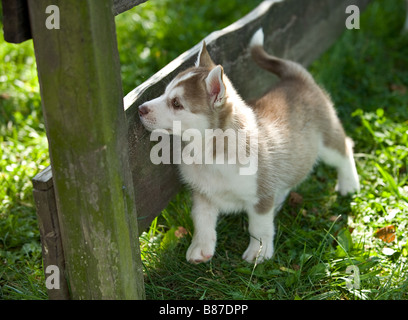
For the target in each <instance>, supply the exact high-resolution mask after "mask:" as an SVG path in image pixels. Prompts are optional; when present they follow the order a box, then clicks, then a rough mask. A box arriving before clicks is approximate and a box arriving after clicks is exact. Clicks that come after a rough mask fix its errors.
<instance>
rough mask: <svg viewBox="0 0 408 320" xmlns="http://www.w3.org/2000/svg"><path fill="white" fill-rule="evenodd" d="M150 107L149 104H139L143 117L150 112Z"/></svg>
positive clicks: (140, 114)
mask: <svg viewBox="0 0 408 320" xmlns="http://www.w3.org/2000/svg"><path fill="white" fill-rule="evenodd" d="M149 111H150V110H149V108H148V107H147V106H145V105H144V104H142V105H141V106H139V116H141V117H143V116H145V115H147V114H148V113H149Z"/></svg>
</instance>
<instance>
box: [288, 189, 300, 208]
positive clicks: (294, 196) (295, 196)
mask: <svg viewBox="0 0 408 320" xmlns="http://www.w3.org/2000/svg"><path fill="white" fill-rule="evenodd" d="M302 202H303V197H302V196H301V195H300V194H299V193H297V192H293V191H292V192H291V193H290V195H289V205H290V206H291V207H292V208H295V207H297V206H299V205H300V204H302Z"/></svg>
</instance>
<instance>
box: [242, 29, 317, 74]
mask: <svg viewBox="0 0 408 320" xmlns="http://www.w3.org/2000/svg"><path fill="white" fill-rule="evenodd" d="M263 45H264V33H263V30H262V28H260V29H259V30H258V31H256V32H255V33H254V35H253V36H252V39H251V42H250V43H249V48H250V50H251V55H252V59H254V61H255V62H256V63H257V64H258V65H259V66H260V67H261V68H263V69H265V70H268V71H270V72H272V73H274V74H276V75H277V76H278V77H279V78H281V79H282V80H284V79H289V78H294V79H301V80H306V81H307V80H311V81H313V78H312V77H311V75H310V74H309V72H308V71H307V70H306V69H305V68H303V67H302V66H301V65H300V64H298V63H296V62H293V61H289V60H284V59H279V58H277V57H274V56H271V55H269V54H268V53H267V52H266V51H265V49H264V47H263Z"/></svg>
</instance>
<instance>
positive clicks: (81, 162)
mask: <svg viewBox="0 0 408 320" xmlns="http://www.w3.org/2000/svg"><path fill="white" fill-rule="evenodd" d="M50 4H54V5H57V6H58V7H59V9H60V12H69V13H70V14H69V15H66V14H61V29H59V30H48V29H47V28H46V27H45V24H44V21H45V18H46V14H45V8H46V7H47V6H48V5H50ZM111 8H112V1H111V0H104V1H94V0H81V1H80V2H78V1H77V0H35V1H30V2H29V12H30V20H31V26H32V31H33V40H34V49H35V55H36V61H37V68H38V75H39V82H40V88H41V98H42V105H43V114H44V119H45V125H46V131H47V138H48V142H49V150H50V158H51V163H52V176H53V186H54V192H55V199H56V207H57V211H58V220H59V227H60V231H61V239H62V246H63V251H64V256H65V262H66V271H67V272H66V274H67V279H68V283H69V287H70V293H71V298H73V299H141V298H144V285H143V271H142V269H143V268H142V264H141V258H140V249H139V242H138V230H137V221H136V210H135V197H134V193H133V186H132V180H131V178H130V175H129V164H128V146H127V139H126V138H127V131H126V127H125V126H124V125H123V123H125V121H126V120H125V113H124V111H123V96H122V86H121V78H120V65H119V56H118V51H117V43H116V33H115V31H116V30H115V22H114V16H113V15H112V11H111ZM43 223H45V222H43ZM45 267H46V266H45Z"/></svg>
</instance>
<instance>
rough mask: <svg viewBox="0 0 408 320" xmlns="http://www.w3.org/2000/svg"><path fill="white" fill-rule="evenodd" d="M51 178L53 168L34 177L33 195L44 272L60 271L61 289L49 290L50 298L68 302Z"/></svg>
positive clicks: (63, 260)
mask: <svg viewBox="0 0 408 320" xmlns="http://www.w3.org/2000/svg"><path fill="white" fill-rule="evenodd" d="M50 177H52V176H51V167H48V168H47V169H46V170H44V171H43V172H42V173H40V174H38V175H37V176H36V177H34V179H33V185H34V191H33V195H34V201H35V206H36V209H37V218H38V225H39V229H40V236H41V245H42V256H43V263H44V272H46V268H47V266H57V267H58V270H59V289H55V288H53V289H48V297H49V298H50V299H51V300H67V299H69V290H68V283H67V280H66V278H65V274H66V273H65V259H64V253H63V248H62V241H61V232H60V227H59V221H58V211H57V204H56V202H55V193H54V188H53V184H52V183H49V178H50ZM51 181H52V179H51ZM47 276H50V274H47V273H45V277H46V278H47Z"/></svg>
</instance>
